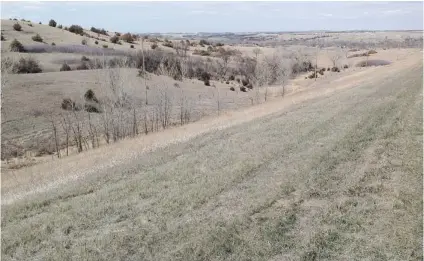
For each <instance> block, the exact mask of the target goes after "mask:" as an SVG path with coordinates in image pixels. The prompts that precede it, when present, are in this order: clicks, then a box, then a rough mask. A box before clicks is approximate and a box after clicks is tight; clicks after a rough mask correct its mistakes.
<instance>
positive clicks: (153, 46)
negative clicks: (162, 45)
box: [150, 43, 158, 50]
mask: <svg viewBox="0 0 424 261" xmlns="http://www.w3.org/2000/svg"><path fill="white" fill-rule="evenodd" d="M150 48H152V49H153V50H154V49H156V48H158V45H157V44H156V43H154V44H152V45H151V46H150Z"/></svg>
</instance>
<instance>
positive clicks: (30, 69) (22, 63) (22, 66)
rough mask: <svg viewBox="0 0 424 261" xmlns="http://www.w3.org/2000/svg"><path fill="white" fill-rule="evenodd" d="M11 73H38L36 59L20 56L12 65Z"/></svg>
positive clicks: (38, 66) (38, 68)
mask: <svg viewBox="0 0 424 261" xmlns="http://www.w3.org/2000/svg"><path fill="white" fill-rule="evenodd" d="M12 71H13V73H40V72H42V70H41V67H40V65H39V63H38V61H37V60H35V59H34V58H32V57H28V58H26V59H25V58H21V59H19V62H17V63H15V64H14V65H13V69H12Z"/></svg>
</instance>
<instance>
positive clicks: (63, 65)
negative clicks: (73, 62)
mask: <svg viewBox="0 0 424 261" xmlns="http://www.w3.org/2000/svg"><path fill="white" fill-rule="evenodd" d="M71 70H72V69H71V67H70V66H69V65H68V64H66V63H64V64H62V67H60V71H61V72H67V71H71Z"/></svg>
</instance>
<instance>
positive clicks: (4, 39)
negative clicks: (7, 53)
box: [1, 33, 6, 41]
mask: <svg viewBox="0 0 424 261" xmlns="http://www.w3.org/2000/svg"><path fill="white" fill-rule="evenodd" d="M1 40H2V41H6V38H4V36H3V33H2V34H1Z"/></svg>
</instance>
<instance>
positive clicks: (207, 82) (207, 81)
mask: <svg viewBox="0 0 424 261" xmlns="http://www.w3.org/2000/svg"><path fill="white" fill-rule="evenodd" d="M203 82H204V83H205V85H206V86H211V83H210V82H209V80H204V81H203Z"/></svg>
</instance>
